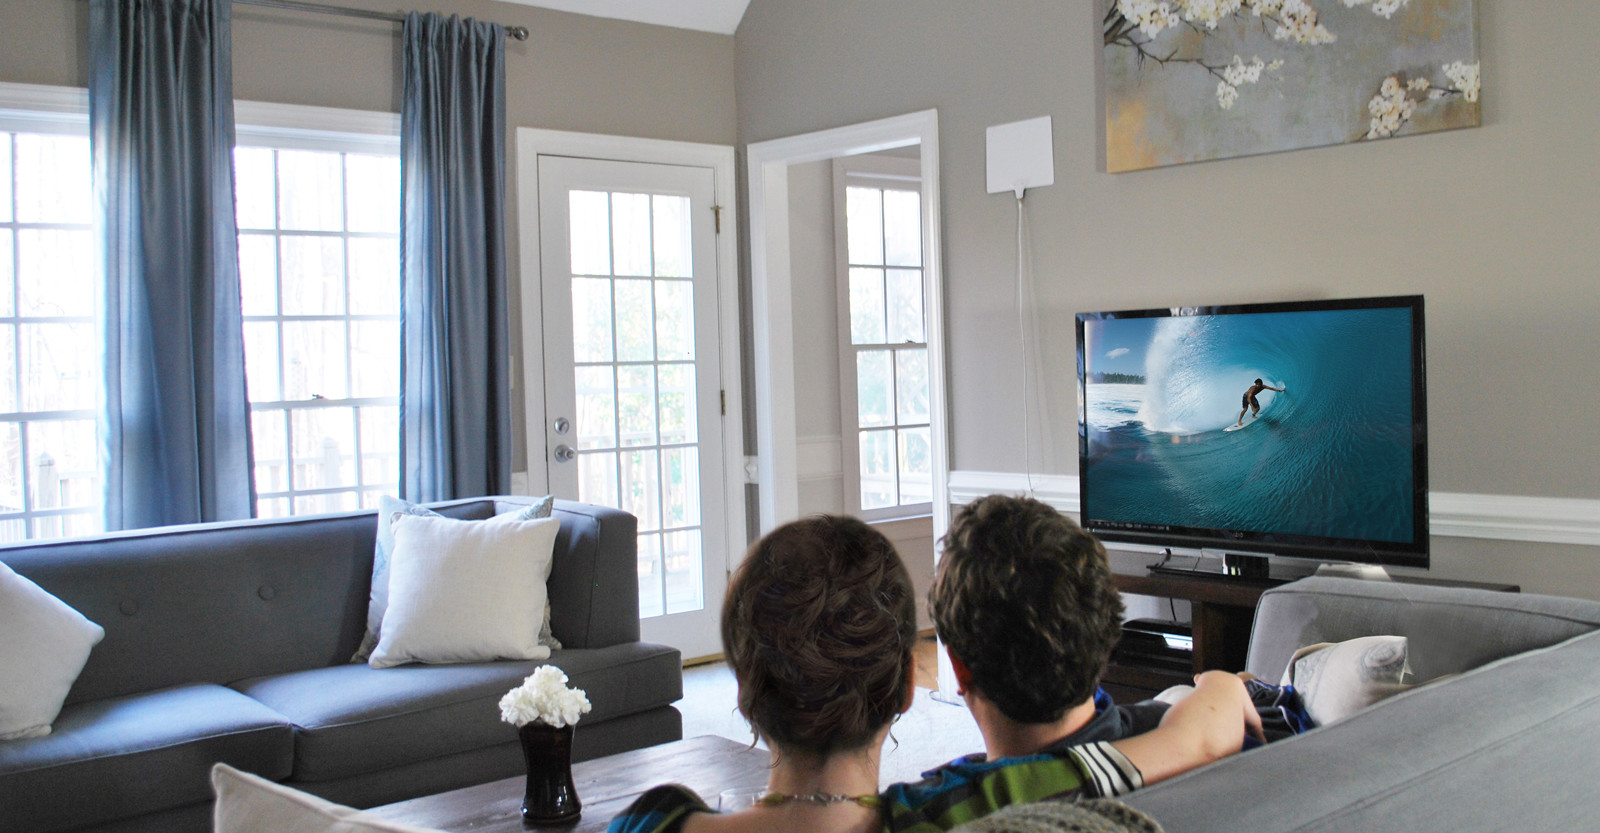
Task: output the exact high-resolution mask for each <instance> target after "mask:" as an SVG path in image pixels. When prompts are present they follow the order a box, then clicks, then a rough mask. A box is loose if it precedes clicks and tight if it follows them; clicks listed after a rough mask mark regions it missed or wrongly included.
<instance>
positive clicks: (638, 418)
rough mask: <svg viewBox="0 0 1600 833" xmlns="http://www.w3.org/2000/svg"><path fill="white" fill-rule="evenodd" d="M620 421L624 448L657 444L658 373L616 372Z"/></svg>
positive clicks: (635, 369) (631, 369) (630, 369)
mask: <svg viewBox="0 0 1600 833" xmlns="http://www.w3.org/2000/svg"><path fill="white" fill-rule="evenodd" d="M617 421H618V423H619V424H618V430H619V431H620V432H621V437H620V439H621V440H622V445H624V446H630V445H655V444H656V369H655V368H654V367H652V366H650V365H645V366H643V367H638V366H634V367H618V368H617Z"/></svg>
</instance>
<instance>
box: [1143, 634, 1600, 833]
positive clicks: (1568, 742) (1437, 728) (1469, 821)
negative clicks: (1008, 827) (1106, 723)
mask: <svg viewBox="0 0 1600 833" xmlns="http://www.w3.org/2000/svg"><path fill="white" fill-rule="evenodd" d="M1597 732H1600V633H1590V634H1584V635H1582V636H1578V637H1575V638H1573V639H1570V640H1568V641H1566V642H1563V643H1560V644H1558V645H1555V646H1552V647H1548V648H1544V649H1540V650H1535V651H1530V652H1528V653H1524V654H1520V655H1517V656H1513V657H1510V658H1507V659H1503V660H1499V661H1497V662H1494V663H1491V664H1490V665H1486V666H1483V667H1481V668H1478V669H1476V670H1473V671H1469V672H1467V673H1465V674H1462V675H1461V676H1459V677H1455V678H1453V679H1449V680H1444V681H1440V682H1437V683H1432V684H1428V685H1423V686H1419V687H1417V688H1413V689H1411V690H1410V691H1407V692H1405V693H1404V694H1399V695H1396V696H1395V697H1392V698H1390V699H1389V700H1386V701H1384V702H1383V703H1382V704H1380V705H1378V706H1375V707H1373V708H1371V709H1367V710H1365V711H1362V712H1360V713H1358V714H1355V715H1352V716H1351V717H1350V718H1349V719H1347V720H1345V721H1343V722H1341V723H1339V724H1337V725H1335V726H1328V727H1324V728H1319V729H1313V730H1312V731H1310V732H1307V733H1306V734H1303V735H1299V736H1296V737H1292V738H1287V739H1284V740H1281V741H1278V742H1276V743H1272V744H1269V745H1267V746H1265V747H1263V748H1260V749H1254V750H1251V751H1249V752H1245V753H1242V754H1240V755H1238V756H1236V757H1233V758H1227V759H1224V760H1222V761H1219V762H1217V763H1214V764H1211V765H1210V766H1206V767H1203V768H1201V769H1197V770H1194V771H1192V772H1189V773H1187V774H1184V775H1180V776H1178V777H1176V778H1172V779H1169V780H1167V781H1164V782H1162V783H1160V784H1156V785H1153V786H1150V787H1146V788H1145V789H1142V790H1139V791H1138V792H1135V793H1131V794H1129V795H1128V796H1125V797H1124V799H1123V800H1125V801H1126V802H1127V803H1128V804H1130V805H1132V806H1134V807H1136V808H1138V809H1140V810H1143V811H1144V812H1146V813H1149V814H1150V815H1151V816H1153V817H1154V818H1155V819H1157V820H1158V821H1160V822H1161V823H1162V824H1163V825H1164V826H1166V827H1167V829H1169V830H1184V831H1212V830H1214V831H1244V830H1248V831H1252V833H1280V832H1282V831H1296V833H1311V831H1328V833H1332V831H1348V830H1524V829H1534V828H1537V829H1539V830H1588V829H1592V828H1593V826H1594V820H1593V812H1594V808H1593V806H1592V802H1589V801H1587V800H1572V799H1573V797H1582V796H1588V795H1592V794H1593V792H1594V772H1595V770H1596V769H1597V768H1600V744H1596V743H1595V742H1594V737H1595V735H1596V733H1597ZM1552 764H1553V765H1552ZM1519 772H1522V773H1526V777H1525V778H1517V777H1516V776H1515V774H1516V773H1519ZM1469 795H1477V796H1479V798H1478V799H1474V800H1468V799H1467V798H1466V797H1467V796H1469Z"/></svg>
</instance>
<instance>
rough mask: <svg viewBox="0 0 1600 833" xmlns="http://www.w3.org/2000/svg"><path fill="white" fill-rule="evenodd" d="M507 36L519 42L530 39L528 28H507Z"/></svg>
mask: <svg viewBox="0 0 1600 833" xmlns="http://www.w3.org/2000/svg"><path fill="white" fill-rule="evenodd" d="M506 34H508V35H510V36H511V37H513V38H516V39H517V40H527V39H528V27H526V26H507V27H506Z"/></svg>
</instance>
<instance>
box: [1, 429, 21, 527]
mask: <svg viewBox="0 0 1600 833" xmlns="http://www.w3.org/2000/svg"><path fill="white" fill-rule="evenodd" d="M26 508H27V507H26V506H24V505H23V504H22V425H21V424H20V423H16V422H0V512H21V511H23V510H24V509H26ZM7 523H9V522H7ZM0 540H4V541H10V540H15V539H12V538H10V537H7V536H6V535H4V534H3V533H0Z"/></svg>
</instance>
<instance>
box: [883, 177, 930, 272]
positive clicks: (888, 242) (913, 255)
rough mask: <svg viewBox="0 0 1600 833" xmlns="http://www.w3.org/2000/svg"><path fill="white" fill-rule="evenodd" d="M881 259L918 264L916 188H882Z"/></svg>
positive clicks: (919, 217) (919, 202)
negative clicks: (882, 250)
mask: <svg viewBox="0 0 1600 833" xmlns="http://www.w3.org/2000/svg"><path fill="white" fill-rule="evenodd" d="M883 248H884V253H883V254H884V257H883V259H884V262H885V263H886V264H887V265H889V266H921V265H922V197H921V195H920V194H918V193H917V192H916V191H884V192H883Z"/></svg>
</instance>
